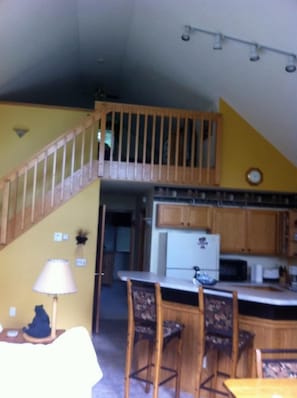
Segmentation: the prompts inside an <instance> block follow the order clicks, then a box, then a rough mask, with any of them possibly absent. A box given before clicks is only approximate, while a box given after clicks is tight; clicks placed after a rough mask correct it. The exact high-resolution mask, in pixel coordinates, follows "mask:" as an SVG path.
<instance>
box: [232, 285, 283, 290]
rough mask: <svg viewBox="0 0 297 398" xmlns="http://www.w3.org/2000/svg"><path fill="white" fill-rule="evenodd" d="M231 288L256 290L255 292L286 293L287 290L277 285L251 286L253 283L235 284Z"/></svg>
mask: <svg viewBox="0 0 297 398" xmlns="http://www.w3.org/2000/svg"><path fill="white" fill-rule="evenodd" d="M233 286H234V287H235V288H236V287H245V288H247V289H252V290H257V291H259V290H260V291H264V292H265V291H266V292H286V291H287V288H285V287H282V286H277V285H268V284H261V285H259V284H253V283H235V284H233Z"/></svg>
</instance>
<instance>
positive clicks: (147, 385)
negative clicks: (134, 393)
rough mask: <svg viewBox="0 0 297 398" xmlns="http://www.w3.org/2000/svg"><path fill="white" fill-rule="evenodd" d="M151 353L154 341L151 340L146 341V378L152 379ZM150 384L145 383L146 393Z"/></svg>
mask: <svg viewBox="0 0 297 398" xmlns="http://www.w3.org/2000/svg"><path fill="white" fill-rule="evenodd" d="M153 353H154V343H153V342H152V341H149V342H148V353H147V371H146V380H152V368H153ZM150 387H151V384H150V383H148V382H147V383H146V384H145V392H146V393H148V392H149V391H150Z"/></svg>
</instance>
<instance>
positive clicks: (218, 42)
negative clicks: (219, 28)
mask: <svg viewBox="0 0 297 398" xmlns="http://www.w3.org/2000/svg"><path fill="white" fill-rule="evenodd" d="M223 38H224V37H223V35H222V33H216V34H215V36H214V43H213V46H212V48H213V49H214V50H222V48H223Z"/></svg>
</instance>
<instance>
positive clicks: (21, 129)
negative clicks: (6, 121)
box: [13, 127, 29, 138]
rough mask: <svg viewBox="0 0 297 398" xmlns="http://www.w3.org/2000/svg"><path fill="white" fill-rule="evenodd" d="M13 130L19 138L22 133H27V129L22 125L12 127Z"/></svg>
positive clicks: (22, 135)
mask: <svg viewBox="0 0 297 398" xmlns="http://www.w3.org/2000/svg"><path fill="white" fill-rule="evenodd" d="M13 130H14V132H15V133H16V135H17V136H18V137H19V138H22V137H24V135H25V134H27V133H28V131H29V129H28V128H24V127H14V128H13Z"/></svg>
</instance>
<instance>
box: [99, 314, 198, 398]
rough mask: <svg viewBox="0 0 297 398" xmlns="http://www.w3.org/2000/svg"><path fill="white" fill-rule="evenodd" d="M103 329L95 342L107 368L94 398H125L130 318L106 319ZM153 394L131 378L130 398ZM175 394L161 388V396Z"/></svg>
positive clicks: (188, 397)
mask: <svg viewBox="0 0 297 398" xmlns="http://www.w3.org/2000/svg"><path fill="white" fill-rule="evenodd" d="M100 328H101V329H100V334H99V335H95V336H93V342H94V345H95V348H96V352H97V356H98V360H99V363H100V366H101V368H102V371H103V378H102V380H100V381H99V383H98V384H96V385H95V386H94V388H93V398H123V397H124V369H125V353H126V336H127V321H125V320H108V319H106V320H102V321H101V324H100ZM151 391H152V389H151ZM151 396H152V393H150V394H146V393H145V392H144V389H143V384H141V383H140V382H138V381H136V380H131V388H130V398H141V397H148V398H149V397H151ZM173 397H174V391H173V390H172V389H169V388H166V387H165V386H162V387H160V389H159V398H173ZM180 398H192V395H190V394H186V393H181V395H180Z"/></svg>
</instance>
